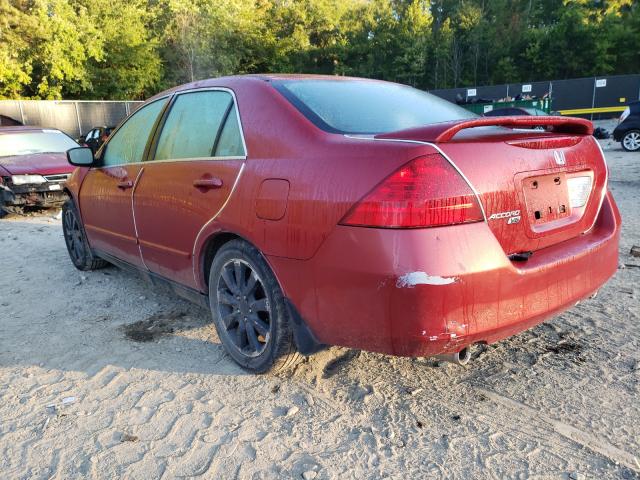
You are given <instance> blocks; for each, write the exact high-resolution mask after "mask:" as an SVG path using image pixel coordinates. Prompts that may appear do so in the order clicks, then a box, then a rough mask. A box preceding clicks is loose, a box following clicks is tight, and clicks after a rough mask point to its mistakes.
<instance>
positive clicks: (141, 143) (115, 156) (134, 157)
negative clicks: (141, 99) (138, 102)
mask: <svg viewBox="0 0 640 480" xmlns="http://www.w3.org/2000/svg"><path fill="white" fill-rule="evenodd" d="M166 103H167V99H166V98H163V99H161V100H156V101H155V102H153V103H150V104H148V105H145V106H144V107H141V108H140V109H139V110H136V111H135V112H134V113H133V114H132V115H131V116H130V117H129V118H128V120H127V121H126V122H125V123H124V125H122V126H121V127H120V128H119V129H118V131H117V132H116V133H115V134H114V135H113V136H112V137H111V140H110V141H109V143H108V144H107V149H106V151H105V152H104V155H103V156H102V164H103V165H104V166H109V165H122V164H126V163H136V162H141V161H142V156H143V155H144V149H145V147H146V146H147V140H148V139H149V134H150V133H151V129H152V128H153V125H154V124H155V122H156V119H157V118H158V115H159V114H160V112H161V111H162V108H163V107H164V105H165V104H166Z"/></svg>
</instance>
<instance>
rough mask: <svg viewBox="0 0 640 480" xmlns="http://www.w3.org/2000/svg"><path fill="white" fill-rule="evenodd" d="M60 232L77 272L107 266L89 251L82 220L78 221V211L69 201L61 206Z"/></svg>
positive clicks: (71, 201) (106, 263)
mask: <svg viewBox="0 0 640 480" xmlns="http://www.w3.org/2000/svg"><path fill="white" fill-rule="evenodd" d="M62 232H63V234H64V241H65V243H66V245H67V251H68V252H69V257H70V258H71V261H72V262H73V265H74V266H75V267H76V268H77V269H78V270H82V271H88V270H96V269H98V268H104V267H106V266H107V265H109V263H108V262H106V261H105V260H103V259H101V258H98V257H96V256H95V255H94V254H93V252H92V251H91V247H90V246H89V242H88V241H87V235H86V234H85V231H84V226H83V225H82V220H80V215H79V214H78V210H77V209H76V206H75V204H74V203H73V200H71V199H69V200H67V201H66V202H65V203H64V205H62Z"/></svg>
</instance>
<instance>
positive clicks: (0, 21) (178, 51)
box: [0, 0, 640, 99]
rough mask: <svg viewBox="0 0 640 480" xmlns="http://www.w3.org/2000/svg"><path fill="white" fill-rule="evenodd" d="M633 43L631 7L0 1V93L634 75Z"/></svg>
mask: <svg viewBox="0 0 640 480" xmlns="http://www.w3.org/2000/svg"><path fill="white" fill-rule="evenodd" d="M638 38H640V6H639V5H638V0H93V1H91V2H90V1H88V0H0V98H20V97H24V98H52V99H58V98H96V99H100V98H104V99H128V98H144V97H147V96H149V95H151V94H153V93H155V92H157V91H159V90H161V89H163V88H167V87H169V86H172V85H176V84H180V83H184V82H189V81H193V80H198V79H202V78H207V77H214V76H220V75H228V74H239V73H257V72H304V73H322V74H333V75H354V76H364V77H371V78H381V79H386V80H392V81H398V82H402V83H406V84H411V85H415V86H417V87H420V88H447V87H455V86H461V85H483V84H493V83H502V82H515V81H535V80H544V79H557V78H570V77H580V76H591V75H603V74H617V73H637V72H638V71H640V49H638V47H637V43H638Z"/></svg>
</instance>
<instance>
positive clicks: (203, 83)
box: [145, 73, 392, 103]
mask: <svg viewBox="0 0 640 480" xmlns="http://www.w3.org/2000/svg"><path fill="white" fill-rule="evenodd" d="M287 80H297V81H308V80H331V81H343V82H352V81H360V82H376V83H392V82H387V81H385V80H376V79H372V78H360V77H343V76H337V75H316V74H306V73H255V74H247V75H229V76H226V77H214V78H207V79H204V80H197V81H195V82H191V83H185V84H183V85H178V86H175V87H173V88H170V89H168V90H164V91H163V92H160V93H157V94H156V95H154V96H153V97H150V98H148V99H146V100H145V103H149V102H150V101H153V100H157V99H158V98H161V97H165V96H167V95H171V94H173V93H177V92H182V91H185V90H195V89H200V88H212V87H222V88H231V89H232V88H233V87H234V86H237V85H239V84H242V83H247V82H262V83H263V82H272V81H287Z"/></svg>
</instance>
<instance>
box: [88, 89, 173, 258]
mask: <svg viewBox="0 0 640 480" xmlns="http://www.w3.org/2000/svg"><path fill="white" fill-rule="evenodd" d="M166 103H167V99H166V98H164V99H160V100H156V101H155V102H153V103H150V104H148V105H145V106H144V107H142V108H140V109H139V110H137V111H136V112H135V113H133V115H131V116H130V117H129V118H128V119H127V121H126V122H125V123H124V124H123V125H122V127H120V128H119V129H118V131H117V132H116V133H115V134H114V135H113V137H112V138H111V139H110V141H109V143H108V144H107V145H106V147H105V150H104V151H103V153H102V158H101V164H102V166H101V167H98V168H92V169H91V170H90V171H89V173H87V176H86V177H85V179H84V181H83V182H82V187H81V189H80V194H79V203H80V210H81V213H82V219H83V222H84V226H85V230H86V232H87V237H88V238H89V242H90V243H91V246H92V247H93V248H95V249H98V250H101V251H103V252H105V253H108V254H110V255H113V256H115V257H117V258H119V259H121V260H124V261H126V262H128V263H131V264H133V265H136V266H141V265H142V261H141V258H140V251H139V248H138V243H137V239H136V229H135V225H134V221H133V210H132V198H133V197H132V193H133V190H134V187H135V183H136V180H137V178H138V175H139V173H140V169H141V165H142V163H141V162H142V159H143V157H144V154H145V150H146V149H147V143H148V140H149V136H150V134H151V133H152V131H153V128H154V125H155V124H156V121H157V119H158V117H159V116H160V113H161V111H162V110H163V108H164V107H165V105H166Z"/></svg>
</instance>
